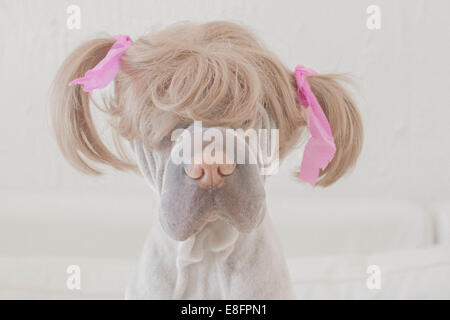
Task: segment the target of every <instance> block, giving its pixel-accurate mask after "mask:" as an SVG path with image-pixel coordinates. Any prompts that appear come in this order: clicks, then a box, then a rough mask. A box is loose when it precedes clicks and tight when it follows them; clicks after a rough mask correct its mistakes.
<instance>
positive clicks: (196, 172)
mask: <svg viewBox="0 0 450 320" xmlns="http://www.w3.org/2000/svg"><path fill="white" fill-rule="evenodd" d="M188 139H194V136H193V135H192V136H189V137H188ZM183 141H184V143H185V142H186V140H183ZM234 141H235V142H236V144H239V143H240V146H238V145H233V146H232V148H234V149H233V150H234V152H232V153H233V154H234V157H233V155H232V156H231V159H230V156H228V155H229V152H228V154H227V153H224V155H225V156H223V157H220V156H218V157H217V158H215V159H209V160H208V159H205V155H206V153H205V150H206V149H207V148H208V145H209V146H211V143H202V146H201V147H200V150H201V151H202V155H203V157H202V159H200V161H198V160H196V161H195V160H194V150H193V149H192V161H188V162H186V161H185V162H182V163H178V162H177V161H174V158H173V154H174V149H175V148H177V147H179V146H180V144H179V143H180V142H179V139H178V142H177V141H172V140H169V139H166V140H165V141H164V143H163V144H162V146H161V148H159V149H158V150H152V151H151V152H148V153H147V157H146V162H147V165H148V164H149V162H152V163H153V165H157V166H158V165H159V166H160V167H161V168H160V169H159V170H155V168H151V169H150V170H153V171H154V172H157V171H158V173H157V174H154V175H153V176H157V177H158V178H157V180H158V182H157V183H159V186H158V187H157V189H158V190H159V192H160V210H159V219H160V223H161V226H162V228H163V230H164V231H165V232H166V233H167V234H168V235H169V236H170V237H171V238H173V239H175V240H178V241H183V240H186V239H187V238H189V237H190V236H192V235H194V234H195V233H197V232H198V231H200V230H201V229H202V228H203V227H204V226H205V225H206V224H207V223H208V222H209V221H212V220H215V219H224V220H225V221H227V222H228V223H229V224H230V225H232V226H233V227H234V228H235V229H237V230H238V231H239V232H250V231H251V230H253V229H254V228H255V227H257V226H258V225H259V223H260V222H261V221H262V219H263V217H264V214H265V209H266V202H265V191H264V177H263V176H262V175H261V174H260V170H259V164H258V163H254V162H252V161H250V160H249V159H250V152H251V151H250V150H249V148H248V145H247V144H246V142H245V141H244V142H242V141H240V142H237V141H238V140H234ZM188 142H190V141H188ZM194 143H195V142H193V141H192V143H190V146H193V145H194ZM220 145H221V146H222V147H223V149H224V150H230V149H229V148H230V145H229V144H228V147H227V144H226V142H225V139H224V140H223V144H222V143H221V144H220ZM238 150H246V151H247V153H246V157H245V161H244V163H239V162H242V161H238V159H237V156H238V154H239V151H238ZM177 152H178V151H177ZM183 152H184V151H183ZM220 152H221V150H218V149H217V146H216V149H215V150H214V151H213V155H216V154H218V153H220ZM225 157H227V158H228V159H227V160H225ZM149 158H157V159H158V160H156V161H155V160H154V159H151V160H150V161H149ZM220 159H223V161H221V160H220ZM141 162H142V161H141ZM157 163H159V164H157ZM141 170H142V164H141ZM143 172H144V174H145V170H143Z"/></svg>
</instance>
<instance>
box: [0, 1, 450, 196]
mask: <svg viewBox="0 0 450 320" xmlns="http://www.w3.org/2000/svg"><path fill="white" fill-rule="evenodd" d="M73 3H76V4H77V5H79V6H80V8H81V19H82V21H81V30H68V29H67V28H66V19H67V17H68V15H67V13H66V9H67V6H68V5H70V4H73ZM372 4H374V3H373V1H366V0H363V1H361V0H348V1H345V2H341V1H332V0H328V1H325V0H321V1H295V0H291V1H287V0H284V1H271V0H261V1H241V0H230V1H220V0H192V1H182V0H179V1H174V0H168V1H156V0H155V1H151V0H145V1H143V0H141V1H125V0H122V1H119V0H97V1H87V0H78V1H76V2H73V1H59V0H58V1H57V0H46V1H33V0H28V1H25V0H23V1H8V0H3V1H0V40H1V41H0V70H1V72H0V88H2V89H1V103H0V104H1V108H0V190H14V191H16V192H28V191H36V190H39V191H42V192H53V191H56V190H58V191H63V192H74V191H75V192H86V193H102V192H108V193H115V194H117V195H123V194H136V193H141V194H145V193H146V192H148V190H147V188H146V187H145V185H144V182H143V181H142V180H141V179H140V178H138V177H135V176H132V175H125V174H124V175H111V176H108V177H106V178H104V179H102V180H94V179H87V178H86V177H84V176H82V175H81V174H78V173H77V172H75V171H74V170H73V169H71V168H70V167H69V166H68V165H67V164H66V163H65V162H64V160H63V159H62V158H61V156H60V154H59V152H58V150H57V148H56V146H55V143H54V140H53V138H52V137H51V134H50V132H49V129H48V120H47V102H48V99H47V98H48V89H49V86H50V82H51V80H52V77H53V76H54V74H55V72H56V69H57V67H58V66H59V65H60V64H61V62H62V60H63V58H64V57H66V56H67V55H68V54H69V52H70V50H72V49H73V48H74V47H75V46H77V45H78V44H80V43H81V42H82V41H84V40H86V39H87V38H91V37H92V36H94V35H98V34H99V33H102V32H108V33H110V34H118V33H123V34H130V35H131V36H132V37H133V38H136V37H138V36H139V35H141V34H144V33H145V32H147V31H151V30H154V29H155V28H158V27H163V26H166V25H168V24H170V23H173V22H176V21H180V20H194V21H209V20H217V19H230V20H235V21H240V22H243V23H245V24H246V25H248V26H250V27H251V28H252V29H254V30H255V32H256V33H257V34H258V35H259V36H260V37H261V38H262V40H263V41H264V42H265V43H266V44H267V45H268V46H269V47H270V48H271V49H272V50H273V51H274V52H275V53H276V54H278V55H279V57H280V58H281V59H282V60H283V61H284V62H285V63H286V64H287V65H288V66H289V67H291V68H294V66H295V65H296V64H298V63H302V64H305V65H307V66H310V67H313V68H315V69H317V70H318V71H319V72H348V73H351V74H353V75H355V77H356V82H357V84H358V87H359V89H358V95H357V96H358V102H359V106H360V109H361V112H362V116H363V119H364V124H365V132H366V137H365V138H366V139H365V144H364V150H363V153H362V156H361V158H360V161H359V163H358V166H357V168H356V169H355V171H354V173H353V174H352V175H350V176H348V177H347V178H345V179H344V180H342V181H341V182H339V183H338V184H336V185H335V186H333V187H331V188H330V189H328V190H320V189H318V190H312V189H311V188H310V187H308V186H306V185H299V184H297V183H295V182H294V181H293V179H289V177H290V173H291V172H292V171H294V169H295V168H296V166H298V165H299V163H300V159H298V157H296V154H295V153H294V154H293V155H292V158H290V160H289V161H288V162H287V163H286V164H285V166H284V167H283V168H282V170H281V172H280V174H279V176H276V177H274V178H273V179H271V181H270V183H269V190H270V192H271V193H273V194H275V193H277V194H286V193H289V194H291V195H293V196H294V195H298V194H300V195H302V196H310V195H313V194H314V195H315V194H318V193H320V194H326V195H333V196H366V197H372V196H375V197H382V198H394V199H397V198H403V199H411V200H412V199H414V201H420V202H424V203H425V202H428V201H437V200H439V201H441V200H448V199H449V198H448V197H449V190H450V186H449V181H450V169H449V166H448V165H446V162H445V161H447V159H449V158H450V144H449V143H448V141H449V140H450V131H449V130H448V119H449V118H450V108H449V105H448V102H449V101H450V91H449V90H447V86H448V74H449V71H450V67H449V60H448V57H449V56H450V42H449V41H447V40H448V39H449V35H450V24H449V23H448V14H449V12H450V2H449V1H447V0H435V1H421V0H398V1H388V0H380V1H377V2H376V3H375V4H377V5H379V6H380V9H381V15H382V16H381V18H382V20H381V23H382V24H381V29H380V30H376V31H373V30H369V29H367V27H366V19H367V17H368V15H367V13H366V9H367V7H368V6H369V5H372Z"/></svg>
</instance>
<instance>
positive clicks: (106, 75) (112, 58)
mask: <svg viewBox="0 0 450 320" xmlns="http://www.w3.org/2000/svg"><path fill="white" fill-rule="evenodd" d="M114 38H115V39H116V40H117V41H116V42H115V43H114V44H113V46H112V47H111V49H109V51H108V53H107V54H106V56H105V58H103V60H102V61H100V62H99V63H98V64H97V65H96V66H95V67H94V68H92V69H90V70H88V71H87V72H86V74H85V75H84V77H81V78H78V79H75V80H73V81H72V82H70V83H69V86H72V85H74V84H83V85H84V86H83V91H85V92H91V91H92V90H94V89H103V88H105V87H106V86H107V85H108V84H110V83H111V81H113V80H114V78H115V77H116V75H117V73H118V72H119V59H120V57H121V56H122V55H123V54H124V53H125V51H127V49H128V48H129V47H130V46H131V43H132V41H131V39H130V37H129V36H122V35H119V36H115V37H114Z"/></svg>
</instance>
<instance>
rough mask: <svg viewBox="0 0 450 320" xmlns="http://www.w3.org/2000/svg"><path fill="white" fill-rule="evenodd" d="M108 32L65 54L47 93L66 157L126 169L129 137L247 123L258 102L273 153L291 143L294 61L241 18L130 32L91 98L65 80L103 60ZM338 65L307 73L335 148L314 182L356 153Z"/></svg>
mask: <svg viewBox="0 0 450 320" xmlns="http://www.w3.org/2000/svg"><path fill="white" fill-rule="evenodd" d="M114 42H115V39H114V38H112V37H111V38H104V39H94V40H91V41H88V42H86V43H84V44H82V45H81V46H79V47H78V48H77V49H75V51H74V52H73V53H72V54H71V55H70V56H69V57H68V58H67V59H66V60H65V61H64V63H63V65H62V66H61V68H60V69H59V71H58V74H57V76H56V79H55V82H54V87H53V93H52V112H51V113H52V123H53V128H54V131H55V135H56V138H57V142H58V144H59V146H60V148H61V150H62V153H63V154H64V156H65V157H66V159H67V160H68V161H69V162H70V163H71V164H72V165H73V166H74V167H76V168H77V169H79V170H81V171H83V172H86V173H89V174H99V173H101V172H100V171H99V169H98V168H96V166H95V165H94V163H100V164H104V165H109V166H112V167H114V168H116V169H118V170H134V169H135V168H136V164H135V161H134V160H132V158H130V157H129V156H127V154H126V152H125V150H126V148H125V147H126V146H125V144H124V143H126V142H131V141H133V140H136V141H140V142H142V143H144V144H145V145H146V146H147V147H148V148H154V149H156V148H158V145H159V143H160V142H161V141H162V139H163V138H164V137H167V136H170V133H171V132H172V130H173V129H174V128H177V127H186V126H188V125H189V124H190V123H191V122H192V121H194V120H198V121H203V123H204V125H207V126H226V127H233V128H250V127H253V126H255V125H256V123H258V121H259V120H260V118H261V116H262V112H264V111H265V112H266V113H267V114H268V115H269V116H270V118H271V120H272V121H273V123H274V125H275V127H276V128H278V129H279V139H280V150H279V152H280V157H281V158H283V157H284V156H285V155H286V154H287V153H288V152H289V151H290V150H292V149H293V148H294V146H295V145H296V144H297V143H298V141H299V139H300V138H301V136H302V133H303V131H304V130H303V129H304V128H306V125H307V110H306V109H305V108H303V107H302V106H301V105H300V103H299V101H298V98H297V93H296V81H295V77H294V73H293V70H290V69H288V68H286V67H285V66H284V65H283V64H282V63H281V61H280V60H279V59H278V58H277V57H276V56H275V55H274V54H273V53H272V52H270V51H269V50H268V49H266V48H265V46H264V45H263V44H262V43H261V42H260V41H259V40H258V39H257V38H256V37H255V36H254V35H253V34H252V33H251V32H250V31H249V30H247V29H246V28H244V27H242V26H240V25H238V24H235V23H230V22H211V23H205V24H200V25H196V24H191V23H182V24H176V25H173V26H171V27H168V28H166V29H164V30H161V31H158V32H153V33H150V34H148V35H145V36H143V37H141V38H139V39H138V40H136V41H135V42H134V43H133V44H132V46H131V47H130V48H129V49H128V50H127V52H126V53H125V54H124V55H123V56H122V58H121V65H120V71H119V73H118V75H117V76H116V78H115V80H114V93H113V94H112V95H111V97H109V98H107V99H106V100H105V106H104V107H100V106H98V105H97V104H93V103H90V102H91V97H90V95H89V93H87V92H84V91H83V90H82V88H81V86H78V85H77V86H68V83H69V82H70V81H72V80H73V79H75V78H79V77H82V76H83V75H84V74H85V72H86V71H87V70H89V69H91V68H93V67H94V66H95V65H96V64H97V63H98V62H99V61H100V60H102V59H103V58H104V57H105V55H106V53H107V52H108V50H109V49H110V48H111V46H112V45H113V43H114ZM345 80H346V78H345V77H344V76H342V75H317V76H310V77H308V82H309V84H310V87H311V89H312V91H313V93H314V94H315V96H316V97H317V100H318V101H319V103H320V105H321V106H322V109H323V110H324V112H325V115H326V116H327V118H328V121H329V123H330V126H331V129H332V132H333V135H334V138H335V144H336V154H335V156H334V158H333V160H332V161H331V163H330V164H329V165H328V167H327V168H326V169H325V170H324V171H322V172H321V173H320V179H319V180H318V183H317V185H321V186H327V185H330V184H332V183H334V182H335V181H336V180H337V179H339V178H340V177H341V176H342V175H343V174H344V173H345V172H346V171H347V170H348V169H349V168H350V167H351V166H352V165H353V164H354V163H355V162H356V160H357V158H358V155H359V153H360V150H361V147H362V135H363V130H362V121H361V118H360V115H359V112H358V110H357V108H356V106H355V104H354V102H353V100H352V98H351V97H350V95H349V93H348V92H347V91H346V90H345V89H344V87H343V85H342V82H343V81H344V82H345ZM91 105H95V107H98V108H100V109H101V110H102V112H103V113H104V114H105V115H106V117H107V119H108V123H109V124H110V125H111V127H112V129H113V130H112V132H113V135H114V141H115V142H116V143H115V145H116V148H115V149H114V150H111V149H110V148H108V147H107V145H106V144H105V142H104V141H103V140H102V138H101V137H100V135H99V133H98V131H97V129H96V127H95V123H94V121H93V117H92V114H91Z"/></svg>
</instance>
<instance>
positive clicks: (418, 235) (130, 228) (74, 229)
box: [0, 193, 439, 259]
mask: <svg viewBox="0 0 450 320" xmlns="http://www.w3.org/2000/svg"><path fill="white" fill-rule="evenodd" d="M267 201H268V203H269V206H268V208H269V214H270V216H271V218H272V221H273V223H274V226H275V229H276V232H277V234H278V235H279V238H280V240H281V243H282V245H283V248H284V251H285V252H286V254H287V255H288V256H291V257H294V256H312V255H324V254H349V253H355V254H356V253H359V254H368V253H373V252H383V251H389V250H403V249H414V248H420V247H424V246H428V245H431V244H433V241H434V236H435V235H434V229H435V226H434V224H433V223H434V221H433V216H432V215H431V214H430V212H431V211H429V210H426V209H424V208H422V207H421V206H417V205H414V204H412V203H407V202H400V201H376V200H369V199H363V198H362V199H357V198H348V199H343V198H341V199H335V198H309V199H301V198H281V200H280V198H275V199H272V198H270V199H268V200H267ZM156 212H157V206H156V204H155V202H154V199H153V198H152V197H150V196H147V197H140V196H122V197H112V196H104V197H99V196H95V197H89V196H86V195H85V196H74V195H72V194H69V195H65V194H53V193H52V194H42V193H41V194H19V195H14V194H7V195H5V194H4V195H0V244H1V245H0V255H2V254H3V255H13V256H14V255H19V256H30V255H50V256H52V255H58V256H61V255H62V256H88V257H93V258H99V257H109V258H126V259H137V257H138V256H139V254H140V251H141V248H142V246H143V245H144V240H145V238H146V237H147V235H148V232H149V230H150V226H151V223H152V221H153V220H154V218H155V217H156ZM436 224H439V223H437V222H436Z"/></svg>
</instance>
